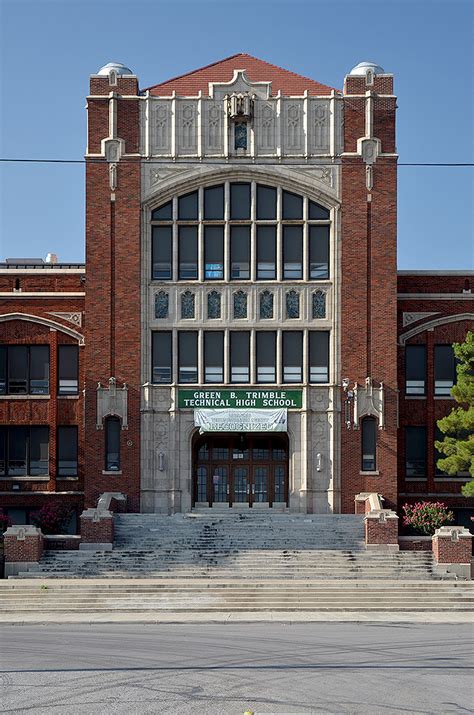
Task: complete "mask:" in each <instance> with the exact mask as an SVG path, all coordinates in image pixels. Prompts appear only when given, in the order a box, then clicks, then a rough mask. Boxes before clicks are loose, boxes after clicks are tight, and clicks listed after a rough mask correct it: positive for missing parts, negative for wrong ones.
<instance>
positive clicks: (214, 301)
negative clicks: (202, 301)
mask: <svg viewBox="0 0 474 715" xmlns="http://www.w3.org/2000/svg"><path fill="white" fill-rule="evenodd" d="M207 317H208V318H209V319H210V320H215V319H217V318H220V317H221V294H220V293H218V292H217V291H216V290H211V292H210V293H208V294H207Z"/></svg>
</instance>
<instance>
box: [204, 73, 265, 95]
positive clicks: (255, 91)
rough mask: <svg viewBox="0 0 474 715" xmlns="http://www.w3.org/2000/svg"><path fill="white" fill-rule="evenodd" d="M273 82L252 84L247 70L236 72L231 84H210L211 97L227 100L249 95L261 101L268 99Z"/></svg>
mask: <svg viewBox="0 0 474 715" xmlns="http://www.w3.org/2000/svg"><path fill="white" fill-rule="evenodd" d="M271 87H272V83H271V82H252V81H251V80H249V78H248V77H247V75H246V73H245V70H243V69H236V70H234V76H233V77H232V79H231V80H230V82H209V96H210V97H211V98H212V99H216V100H219V99H225V98H226V96H228V95H231V94H236V95H238V94H249V95H251V96H255V97H258V98H259V99H268V98H269V97H270V94H271Z"/></svg>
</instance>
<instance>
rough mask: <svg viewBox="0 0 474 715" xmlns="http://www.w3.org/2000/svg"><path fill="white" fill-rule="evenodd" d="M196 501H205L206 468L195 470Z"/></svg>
mask: <svg viewBox="0 0 474 715" xmlns="http://www.w3.org/2000/svg"><path fill="white" fill-rule="evenodd" d="M197 501H198V502H200V501H207V468H206V467H198V469H197Z"/></svg>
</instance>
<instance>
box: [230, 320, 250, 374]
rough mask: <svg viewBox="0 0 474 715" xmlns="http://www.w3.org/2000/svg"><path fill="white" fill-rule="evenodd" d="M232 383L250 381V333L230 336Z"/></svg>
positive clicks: (238, 333)
mask: <svg viewBox="0 0 474 715" xmlns="http://www.w3.org/2000/svg"><path fill="white" fill-rule="evenodd" d="M230 381H231V382H249V381H250V333H248V332H247V331H245V332H241V331H239V332H231V334H230Z"/></svg>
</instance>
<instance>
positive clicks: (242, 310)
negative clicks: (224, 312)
mask: <svg viewBox="0 0 474 715" xmlns="http://www.w3.org/2000/svg"><path fill="white" fill-rule="evenodd" d="M246 317H247V293H244V291H243V290H238V291H237V292H236V293H234V318H246Z"/></svg>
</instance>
